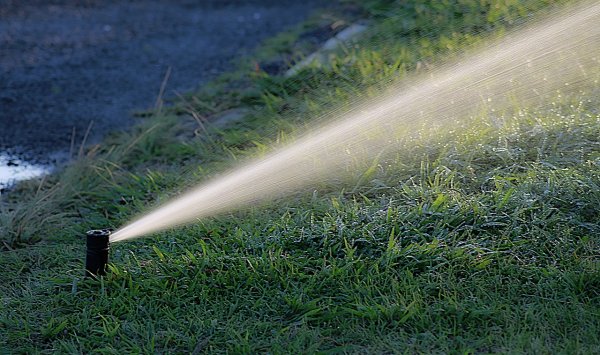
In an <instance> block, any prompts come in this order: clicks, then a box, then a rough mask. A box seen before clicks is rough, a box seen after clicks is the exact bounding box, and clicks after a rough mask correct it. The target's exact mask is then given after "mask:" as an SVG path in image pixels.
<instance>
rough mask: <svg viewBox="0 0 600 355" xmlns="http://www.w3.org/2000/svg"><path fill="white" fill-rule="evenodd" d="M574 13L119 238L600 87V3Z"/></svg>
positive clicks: (281, 152) (256, 165)
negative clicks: (429, 136)
mask: <svg viewBox="0 0 600 355" xmlns="http://www.w3.org/2000/svg"><path fill="white" fill-rule="evenodd" d="M567 10H568V11H566V12H562V11H561V12H559V13H558V14H556V15H555V16H553V17H552V18H549V19H546V20H544V21H543V22H540V23H537V24H533V25H532V26H529V27H526V28H524V29H521V30H520V31H518V32H515V33H512V34H511V35H510V36H508V37H506V38H505V39H503V40H500V41H497V42H495V43H494V45H492V46H489V47H486V48H482V50H479V51H477V52H472V53H468V54H469V56H468V57H467V56H465V57H464V58H462V60H460V61H456V62H452V63H447V64H445V65H442V66H441V67H439V68H438V69H436V70H434V71H433V72H431V73H430V75H428V76H427V77H421V78H417V79H418V80H414V81H413V82H408V83H400V84H399V85H392V86H391V87H390V89H389V90H388V91H387V92H386V93H384V94H382V95H380V97H378V98H377V99H369V100H367V101H365V102H362V103H359V104H358V105H356V106H355V108H354V109H352V110H351V111H349V112H345V113H342V114H337V113H336V114H335V115H334V116H332V117H331V123H328V124H325V125H323V126H322V127H317V128H316V129H313V130H312V131H309V132H308V133H307V134H305V135H304V136H302V137H300V138H299V139H297V140H296V141H295V142H294V143H293V144H290V145H288V146H284V147H280V148H279V149H276V150H273V151H272V152H271V153H269V154H267V155H265V156H263V157H262V158H260V159H256V160H253V161H249V162H248V163H247V164H245V165H242V166H240V167H238V168H237V169H234V170H232V171H230V172H229V173H228V174H225V175H223V176H220V177H218V178H215V179H213V180H210V181H208V182H206V183H204V184H202V185H200V186H198V187H197V188H195V189H193V190H191V191H189V192H188V193H186V194H185V195H183V196H181V197H179V198H177V199H175V200H173V201H170V202H168V203H166V204H165V205H163V206H161V207H159V208H157V209H155V210H153V211H151V212H150V213H148V214H146V215H142V216H139V217H138V218H137V219H136V220H134V221H132V222H131V223H129V224H127V225H125V226H124V227H122V228H120V229H119V230H117V231H116V232H115V233H113V234H112V235H110V241H111V242H113V243H114V242H119V241H124V240H128V239H131V238H136V237H140V236H144V235H149V234H151V233H155V232H158V231H161V230H165V229H167V228H172V227H175V226H178V225H182V224H185V223H189V222H193V221H195V220H197V219H200V218H207V217H211V216H214V215H216V214H218V213H224V212H229V211H232V210H235V209H237V208H240V207H243V206H249V205H252V204H255V203H257V202H260V201H264V200H266V199H270V198H273V197H277V196H280V195H282V194H284V193H287V192H293V191H297V190H299V189H301V188H306V187H309V186H311V185H310V184H313V183H315V182H318V181H322V180H323V179H328V178H330V177H332V176H335V175H336V174H339V173H341V172H344V171H349V170H351V169H352V166H353V164H354V163H355V162H356V161H369V160H372V159H373V158H374V157H377V156H380V155H382V153H386V154H387V153H390V152H393V149H395V147H402V145H401V144H402V141H403V139H409V138H410V137H412V136H413V135H417V136H418V131H419V129H421V128H422V127H429V126H435V125H439V126H441V127H443V128H444V130H446V131H450V130H457V129H461V127H462V124H463V123H465V120H467V119H469V117H474V116H476V115H477V114H478V113H479V112H482V111H484V110H485V111H489V110H492V111H494V110H495V111H496V112H502V111H503V110H506V109H510V108H511V107H512V105H513V104H514V100H518V101H519V103H521V104H525V105H539V104H544V103H548V98H549V96H550V95H552V94H554V93H557V92H559V93H566V92H569V90H571V91H573V90H578V88H581V87H586V86H593V87H597V85H598V77H599V75H600V71H599V68H600V25H599V24H600V3H599V2H597V0H596V1H585V2H582V3H581V5H580V6H575V7H572V8H568V9H567ZM415 132H416V133H415ZM105 238H107V236H105ZM88 243H89V239H88ZM88 245H89V244H88ZM96 270H98V269H96Z"/></svg>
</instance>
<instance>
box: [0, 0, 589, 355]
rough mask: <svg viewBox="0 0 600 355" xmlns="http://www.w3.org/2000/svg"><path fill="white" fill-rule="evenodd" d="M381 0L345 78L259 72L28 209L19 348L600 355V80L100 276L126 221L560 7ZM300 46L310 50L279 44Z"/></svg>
mask: <svg viewBox="0 0 600 355" xmlns="http://www.w3.org/2000/svg"><path fill="white" fill-rule="evenodd" d="M361 3H363V10H362V11H363V15H364V16H369V17H370V19H371V23H372V30H371V32H370V34H369V37H370V38H368V39H365V40H364V42H361V43H360V44H359V46H358V47H353V48H347V49H345V50H344V51H342V52H341V53H340V54H339V56H338V57H337V58H334V60H333V63H332V66H331V67H330V68H309V69H307V70H305V71H303V72H301V73H299V74H298V76H296V77H294V78H290V79H283V78H281V77H277V76H269V75H266V74H265V73H256V72H254V71H253V70H246V71H245V70H244V69H240V71H238V72H236V73H232V74H229V75H227V76H225V77H223V78H222V79H221V80H220V81H217V82H215V83H214V84H213V85H211V86H208V87H206V88H205V89H204V90H203V91H202V92H199V93H194V94H189V95H186V96H185V102H184V101H179V102H178V103H177V104H176V105H175V107H174V108H172V109H170V110H169V111H168V112H166V113H165V114H161V115H157V116H153V117H150V118H148V119H146V121H145V122H143V123H142V124H140V125H139V126H138V127H136V128H135V129H134V130H132V131H131V132H126V133H121V134H119V135H115V136H113V137H109V138H108V139H107V140H106V141H105V142H104V143H103V144H102V145H101V146H98V147H95V148H94V147H93V148H91V149H90V150H89V151H88V153H87V155H86V156H85V157H82V158H81V159H80V161H79V162H77V163H76V164H74V165H73V166H72V167H70V168H68V169H67V170H66V171H65V172H63V173H62V174H60V175H57V176H53V177H50V178H49V179H48V180H47V181H46V182H44V183H43V184H42V185H41V186H38V185H37V184H35V183H26V184H23V185H22V186H20V187H18V188H17V190H16V191H14V192H13V193H11V194H9V195H8V197H7V200H5V201H3V202H4V203H3V205H2V208H3V210H2V213H1V215H0V232H1V233H2V235H1V240H2V242H3V243H4V245H5V247H4V249H5V250H4V251H2V252H1V254H0V269H1V270H2V272H1V273H0V295H1V297H2V301H1V303H0V350H2V351H0V352H15V353H36V352H69V353H77V352H81V353H88V352H92V351H95V352H100V353H128V352H144V353H150V352H162V353H172V352H193V351H196V352H208V353H215V352H233V353H257V352H270V353H315V352H326V353H327V352H332V353H333V352H341V353H344V352H348V353H396V352H400V353H405V352H406V353H414V352H425V353H494V352H509V353H521V352H528V353H598V352H600V311H599V310H600V254H599V250H600V227H599V226H600V207H599V206H600V116H599V114H598V107H599V106H598V105H599V104H600V101H599V100H598V98H599V97H600V94H599V88H598V87H592V88H583V89H584V90H583V91H582V92H581V93H578V94H570V95H562V96H560V97H559V96H557V97H555V98H554V102H552V103H549V104H548V105H546V106H544V107H515V108H514V114H506V115H505V116H503V117H500V118H498V117H496V118H493V119H492V118H491V117H488V116H486V115H482V117H479V118H478V119H477V120H475V122H473V123H472V124H470V125H469V126H468V127H465V129H463V130H461V131H460V133H456V132H444V131H443V130H441V129H440V130H439V132H436V133H435V134H432V133H430V134H429V136H428V137H429V138H427V139H415V140H412V141H409V142H407V144H406V147H405V149H403V150H400V151H398V153H397V154H396V155H395V156H392V157H389V158H386V159H385V160H382V161H375V162H372V163H368V164H366V166H364V167H363V168H362V170H357V172H355V173H354V175H353V176H352V178H351V179H350V182H351V183H349V182H348V181H329V182H323V183H322V184H320V185H319V186H315V187H314V189H311V191H309V192H299V193H297V194H294V195H292V196H288V197H286V198H282V199H278V200H276V201H273V202H271V203H268V204H264V205H262V206H255V207H252V208H248V209H245V210H243V211H238V212H235V213H232V214H229V215H224V216H219V217H215V218H212V219H208V220H203V221H199V222H198V223H196V224H194V225H191V226H188V227H185V228H179V229H176V230H172V231H168V232H164V233H161V234H160V235H157V236H155V238H147V239H141V240H136V241H131V242H124V243H119V244H115V245H113V249H112V252H111V261H112V264H111V267H110V273H109V275H108V276H107V277H106V278H104V279H102V280H101V281H100V282H93V281H89V280H87V281H86V280H82V278H81V276H82V274H83V264H82V263H83V261H82V259H83V253H84V247H83V238H82V237H81V234H82V233H83V232H84V231H85V230H87V229H90V228H94V227H104V226H115V227H116V226H119V225H121V224H123V223H125V222H126V221H128V220H129V218H131V217H132V216H134V215H136V214H137V213H138V212H141V211H145V210H147V208H148V206H151V205H153V204H155V203H156V201H157V200H164V199H166V198H168V196H171V195H175V194H178V193H180V192H181V191H183V190H184V189H185V188H186V187H188V186H191V185H194V184H195V183H197V182H198V181H202V180H204V179H207V178H209V177H211V176H215V175H217V174H219V173H220V172H222V171H224V170H226V169H228V168H230V167H231V166H235V164H237V163H238V162H239V161H242V160H244V159H247V158H249V157H255V156H259V155H261V154H264V153H265V152H266V151H268V147H270V146H271V145H273V144H280V143H284V142H287V141H289V140H290V139H291V137H293V136H294V135H295V134H296V133H297V132H301V131H302V130H303V129H304V128H305V127H306V126H307V125H309V122H314V121H315V120H318V119H319V117H320V115H321V113H322V112H324V111H327V110H331V109H332V107H331V102H338V105H339V107H343V105H344V102H345V101H346V100H347V98H348V97H353V95H355V94H356V92H361V93H362V92H366V94H375V93H376V92H377V89H373V88H372V86H373V85H374V84H377V83H381V82H387V81H390V80H394V79H395V78H397V77H403V76H407V75H411V73H414V71H415V70H417V68H418V67H419V64H418V62H421V63H429V64H428V65H435V63H436V61H438V60H439V58H442V57H447V56H448V55H450V54H452V53H454V52H453V51H455V50H459V49H460V48H463V47H465V46H466V45H473V44H476V43H479V42H482V41H483V40H484V38H485V37H486V36H487V35H488V34H489V35H491V36H496V35H500V34H501V33H502V32H503V31H504V29H505V28H509V27H510V26H512V25H513V24H514V23H518V22H519V21H520V20H519V19H521V18H522V17H523V16H525V15H526V14H527V13H528V11H534V10H537V9H542V8H544V7H545V6H546V3H545V2H542V1H533V0H532V1H526V2H517V1H502V2H500V1H483V2H481V1H468V0H463V1H455V2H454V1H449V2H438V1H435V2H434V1H432V2H403V3H402V4H399V3H396V2H392V1H369V2H361ZM456 6H458V8H457V7H456ZM457 9H460V11H459V10H457ZM499 19H503V20H499ZM425 35H426V38H427V41H423V40H422V38H423V36H425ZM288 36H291V38H293V37H294V36H298V34H295V35H293V36H292V35H289V34H288ZM282 43H288V44H289V43H293V41H292V40H291V39H290V38H289V37H286V36H280V37H279V38H278V39H276V40H274V42H273V43H271V44H267V46H268V47H269V48H271V49H273V48H274V47H273V46H275V47H276V46H283V45H282ZM283 47H286V46H283ZM277 48H278V51H279V47H277ZM299 48H303V47H302V46H299ZM303 50H304V49H303ZM287 51H288V53H293V49H290V48H287ZM265 52H266V53H268V51H265ZM294 55H297V54H294ZM259 57H260V56H257V60H258V61H262V60H267V59H261V58H259ZM232 83H233V84H232ZM365 88H371V89H365ZM239 106H244V107H247V108H248V109H249V110H250V113H249V114H248V117H247V119H246V120H244V121H243V122H239V123H237V124H235V125H234V126H232V127H229V128H226V129H215V128H211V127H210V125H209V124H207V125H206V127H204V128H206V130H207V131H208V133H206V132H205V131H204V130H203V129H202V127H200V125H199V124H197V123H195V121H194V120H192V119H190V118H187V117H186V116H184V115H182V113H186V112H188V113H189V112H193V113H194V114H196V115H197V116H198V117H208V116H210V115H211V114H214V113H217V112H220V111H223V110H226V109H229V108H232V107H239ZM194 130H196V131H197V132H199V133H198V134H196V135H195V134H194V133H193V132H194ZM313 190H314V191H313ZM17 200H19V201H18V202H16V201H17Z"/></svg>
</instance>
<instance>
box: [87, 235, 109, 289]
mask: <svg viewBox="0 0 600 355" xmlns="http://www.w3.org/2000/svg"><path fill="white" fill-rule="evenodd" d="M110 234H111V230H110V229H96V230H90V231H87V233H86V234H85V235H86V240H87V241H86V244H87V251H86V256H85V276H86V277H92V278H97V277H99V276H104V275H106V265H107V264H108V252H109V250H110V242H109V238H110Z"/></svg>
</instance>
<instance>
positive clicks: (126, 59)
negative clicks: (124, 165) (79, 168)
mask: <svg viewBox="0 0 600 355" xmlns="http://www.w3.org/2000/svg"><path fill="white" fill-rule="evenodd" d="M317 7H319V1H315V0H305V1H297V0H285V1H243V2H231V1H200V2H198V1H187V0H177V1H162V2H156V1H145V0H136V1H127V2H123V1H58V2H52V4H51V5H50V4H48V2H44V1H39V2H31V1H25V2H23V1H2V2H1V3H0V105H1V106H2V109H1V110H0V122H2V131H1V133H0V152H3V153H10V154H12V155H17V156H18V157H19V158H21V159H23V160H26V161H29V162H35V163H52V162H55V161H56V160H64V159H65V158H66V157H65V155H68V154H69V150H70V148H71V139H72V138H74V139H75V144H76V146H77V147H79V145H80V144H81V142H82V140H83V137H84V136H85V132H86V130H87V129H88V126H89V125H90V124H92V122H93V126H92V127H91V132H90V137H88V140H87V142H88V143H90V142H92V141H94V142H96V141H98V140H99V139H100V137H102V136H104V135H105V134H106V133H108V132H110V131H114V130H122V129H124V128H126V127H129V126H131V124H132V123H134V120H133V119H132V116H131V113H132V112H133V111H145V110H147V109H149V108H153V107H154V106H155V102H156V99H157V96H158V94H159V90H160V87H161V83H162V81H163V79H164V77H165V74H166V71H167V69H168V68H171V75H170V77H169V79H168V82H167V86H166V90H165V93H166V96H167V97H173V96H174V93H175V92H187V91H191V90H195V89H197V88H198V87H200V86H201V85H202V84H203V83H206V81H207V80H210V79H211V78H215V77H216V76H217V75H218V74H220V73H222V72H223V71H226V70H228V69H229V70H231V69H232V68H234V67H235V65H236V64H235V59H236V58H239V57H241V56H243V55H244V54H247V53H249V51H251V50H252V49H253V48H255V47H256V46H257V45H258V44H259V43H260V42H261V41H262V40H264V39H265V38H268V37H271V36H274V35H275V34H276V33H278V32H280V31H282V30H284V29H286V28H287V29H289V28H290V27H292V26H293V25H295V24H297V23H298V22H300V21H302V20H305V19H306V18H307V17H308V15H309V14H310V13H311V12H312V11H314V10H315V9H316V8H317ZM73 130H75V131H73ZM74 132H75V136H74V137H73V133H74Z"/></svg>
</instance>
